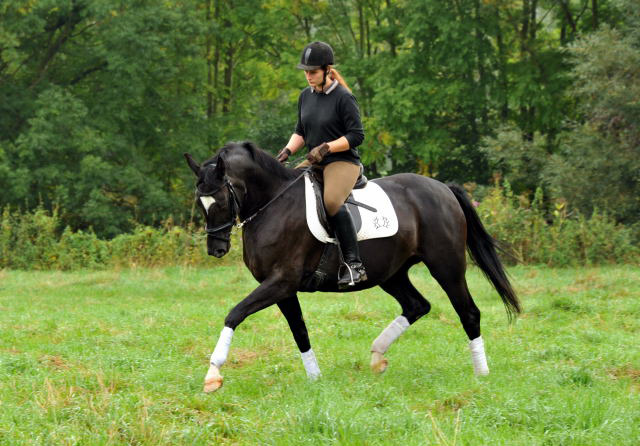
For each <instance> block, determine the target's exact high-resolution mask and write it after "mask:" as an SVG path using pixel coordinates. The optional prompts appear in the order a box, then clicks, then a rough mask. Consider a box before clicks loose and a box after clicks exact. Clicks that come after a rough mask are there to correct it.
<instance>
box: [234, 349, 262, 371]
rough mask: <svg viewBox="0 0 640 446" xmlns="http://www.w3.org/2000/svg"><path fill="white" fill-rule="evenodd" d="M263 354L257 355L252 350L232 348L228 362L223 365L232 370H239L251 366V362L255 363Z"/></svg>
mask: <svg viewBox="0 0 640 446" xmlns="http://www.w3.org/2000/svg"><path fill="white" fill-rule="evenodd" d="M263 353H264V352H262V353H258V352H256V351H253V350H247V349H242V348H238V349H235V348H234V349H233V351H232V352H231V355H230V358H229V361H228V362H227V363H226V364H225V365H226V366H229V367H230V368H234V369H237V368H241V367H244V366H246V365H248V364H251V363H252V362H255V361H256V360H257V359H258V358H259V357H260V356H262V354H263Z"/></svg>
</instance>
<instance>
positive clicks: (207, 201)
mask: <svg viewBox="0 0 640 446" xmlns="http://www.w3.org/2000/svg"><path fill="white" fill-rule="evenodd" d="M200 202H202V206H204V210H205V212H206V213H207V214H209V208H210V207H211V205H212V204H213V203H215V202H216V200H215V198H213V197H209V196H204V197H200Z"/></svg>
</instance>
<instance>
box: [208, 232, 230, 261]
mask: <svg viewBox="0 0 640 446" xmlns="http://www.w3.org/2000/svg"><path fill="white" fill-rule="evenodd" d="M229 249H231V243H229V242H227V241H222V240H216V239H214V238H212V237H209V238H208V240H207V254H209V255H210V256H214V257H217V258H218V259H219V258H220V257H222V256H224V255H225V254H226V253H228V252H229Z"/></svg>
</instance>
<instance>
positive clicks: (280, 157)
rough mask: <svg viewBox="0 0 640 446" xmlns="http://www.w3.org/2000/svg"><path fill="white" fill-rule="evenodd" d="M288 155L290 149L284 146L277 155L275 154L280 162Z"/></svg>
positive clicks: (289, 154)
mask: <svg viewBox="0 0 640 446" xmlns="http://www.w3.org/2000/svg"><path fill="white" fill-rule="evenodd" d="M290 156H291V150H289V148H287V147H285V148H284V149H282V150H281V151H280V153H278V156H276V159H277V160H278V161H280V162H281V163H284V162H285V161H286V160H287V159H289V157H290Z"/></svg>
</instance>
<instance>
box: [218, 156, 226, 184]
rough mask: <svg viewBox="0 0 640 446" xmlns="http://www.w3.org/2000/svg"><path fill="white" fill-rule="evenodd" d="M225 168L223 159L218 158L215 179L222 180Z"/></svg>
mask: <svg viewBox="0 0 640 446" xmlns="http://www.w3.org/2000/svg"><path fill="white" fill-rule="evenodd" d="M226 168H227V166H225V164H224V158H223V157H221V156H218V161H217V162H216V177H217V178H218V179H222V178H224V174H225V170H226Z"/></svg>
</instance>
